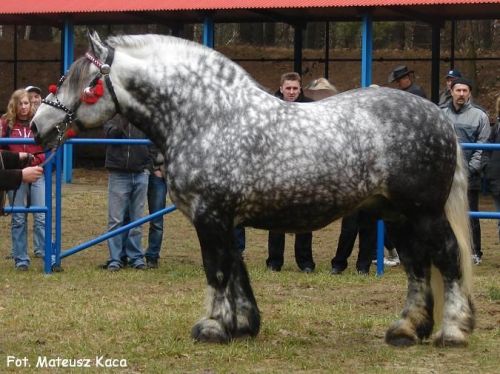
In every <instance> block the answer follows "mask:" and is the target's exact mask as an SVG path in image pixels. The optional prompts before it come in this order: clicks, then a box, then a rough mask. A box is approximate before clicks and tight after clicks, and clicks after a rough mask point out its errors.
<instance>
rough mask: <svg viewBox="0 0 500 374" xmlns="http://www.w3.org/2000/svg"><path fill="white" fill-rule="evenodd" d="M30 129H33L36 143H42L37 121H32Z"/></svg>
mask: <svg viewBox="0 0 500 374" xmlns="http://www.w3.org/2000/svg"><path fill="white" fill-rule="evenodd" d="M30 129H31V133H32V134H33V135H34V137H35V143H36V144H42V138H41V137H40V134H39V133H38V129H37V127H36V124H35V122H33V121H31V126H30Z"/></svg>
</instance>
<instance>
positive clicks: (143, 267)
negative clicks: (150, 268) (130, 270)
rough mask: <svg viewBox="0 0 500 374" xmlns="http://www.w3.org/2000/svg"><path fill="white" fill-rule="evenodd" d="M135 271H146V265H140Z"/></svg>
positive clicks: (135, 267)
mask: <svg viewBox="0 0 500 374" xmlns="http://www.w3.org/2000/svg"><path fill="white" fill-rule="evenodd" d="M134 269H135V270H146V265H144V264H139V265H137V266H134Z"/></svg>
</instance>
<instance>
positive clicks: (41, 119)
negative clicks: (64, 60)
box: [31, 32, 119, 147]
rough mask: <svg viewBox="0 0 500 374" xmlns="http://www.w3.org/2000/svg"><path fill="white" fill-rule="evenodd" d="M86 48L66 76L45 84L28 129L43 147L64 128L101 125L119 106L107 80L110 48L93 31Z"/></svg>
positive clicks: (55, 141)
mask: <svg viewBox="0 0 500 374" xmlns="http://www.w3.org/2000/svg"><path fill="white" fill-rule="evenodd" d="M88 37H89V43H90V48H89V52H87V53H86V54H85V56H84V57H81V58H79V59H78V60H77V61H75V62H74V63H73V64H72V65H71V68H70V69H69V71H68V73H67V75H66V76H63V77H61V79H60V80H59V83H58V84H57V85H52V86H51V87H50V88H49V91H50V93H49V95H48V96H47V97H46V98H45V99H44V100H42V104H41V105H40V107H39V108H38V110H37V112H36V114H35V116H34V117H33V120H32V121H31V129H32V130H33V133H34V134H35V140H36V141H37V143H40V144H42V145H43V146H44V147H54V146H58V145H60V144H61V143H63V142H64V140H65V139H66V137H67V133H68V131H69V130H70V129H71V128H73V130H76V129H78V130H83V129H86V128H92V127H97V126H100V125H102V124H103V123H104V122H105V121H106V120H108V119H110V118H111V117H113V116H114V114H115V113H116V112H117V111H118V110H119V109H118V101H117V99H116V95H115V92H114V87H113V85H112V83H111V78H110V75H112V74H111V73H112V68H111V65H112V62H113V55H114V51H113V50H112V49H111V48H109V47H107V46H106V45H105V44H104V43H103V42H102V41H101V39H100V38H99V35H98V34H97V33H96V32H93V33H89V34H88Z"/></svg>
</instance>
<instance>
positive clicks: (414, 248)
mask: <svg viewBox="0 0 500 374" xmlns="http://www.w3.org/2000/svg"><path fill="white" fill-rule="evenodd" d="M421 231H422V229H421V228H419V227H418V225H415V224H414V223H413V222H405V223H404V224H400V225H397V226H394V225H391V224H388V235H389V237H390V238H391V240H393V241H394V243H395V245H396V248H398V253H399V257H400V259H401V262H402V264H403V266H404V268H405V270H406V274H407V277H408V292H407V296H406V302H405V306H404V308H403V311H402V313H401V318H400V319H399V320H397V321H396V322H394V323H393V324H392V325H391V326H390V327H389V329H388V330H387V332H386V335H385V341H386V342H387V343H388V344H391V345H395V346H410V345H414V344H416V343H418V342H419V341H421V340H423V339H425V338H428V337H429V336H430V335H431V333H432V328H433V325H434V320H433V316H432V309H433V297H432V291H431V286H430V275H431V274H430V267H431V266H430V265H431V263H430V256H429V254H428V253H429V247H428V243H426V240H425V239H424V237H423V236H422V235H421V234H422V233H421Z"/></svg>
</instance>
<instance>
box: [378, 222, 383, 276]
mask: <svg viewBox="0 0 500 374" xmlns="http://www.w3.org/2000/svg"><path fill="white" fill-rule="evenodd" d="M377 275H378V276H381V275H384V221H382V220H381V219H379V220H378V221H377Z"/></svg>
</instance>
